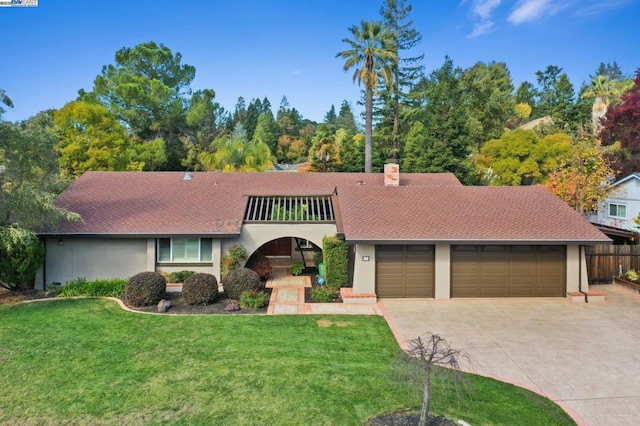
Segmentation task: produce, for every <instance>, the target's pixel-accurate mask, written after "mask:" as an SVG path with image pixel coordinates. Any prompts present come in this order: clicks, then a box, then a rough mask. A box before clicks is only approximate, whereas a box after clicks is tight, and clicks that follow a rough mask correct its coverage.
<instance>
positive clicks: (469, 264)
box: [451, 246, 566, 297]
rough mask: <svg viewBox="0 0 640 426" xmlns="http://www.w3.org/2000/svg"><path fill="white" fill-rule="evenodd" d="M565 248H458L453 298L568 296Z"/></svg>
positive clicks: (455, 250)
mask: <svg viewBox="0 0 640 426" xmlns="http://www.w3.org/2000/svg"><path fill="white" fill-rule="evenodd" d="M565 251H566V248H565V247H564V246H476V247H475V248H472V247H471V246H454V247H452V251H451V262H452V263H451V296H452V297H531V296H538V297H542V296H544V297H548V296H564V293H565V288H566V255H565Z"/></svg>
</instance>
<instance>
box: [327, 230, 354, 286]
mask: <svg viewBox="0 0 640 426" xmlns="http://www.w3.org/2000/svg"><path fill="white" fill-rule="evenodd" d="M322 257H323V258H324V267H325V274H326V280H327V284H326V285H327V286H328V287H329V288H331V289H333V290H338V289H340V287H346V286H348V285H349V248H348V247H347V243H345V242H344V241H342V240H341V239H340V238H338V237H337V236H333V237H324V238H323V239H322Z"/></svg>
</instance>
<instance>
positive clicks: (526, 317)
mask: <svg viewBox="0 0 640 426" xmlns="http://www.w3.org/2000/svg"><path fill="white" fill-rule="evenodd" d="M598 289H600V290H602V291H604V292H605V294H606V299H607V301H606V302H604V303H588V304H585V303H570V302H568V301H566V300H565V299H558V298H549V299H546V298H544V299H543V298H536V299H524V298H523V299H519V298H518V299H452V300H433V299H413V300H407V299H403V300H400V299H395V300H389V299H387V300H383V301H380V302H378V305H380V309H381V311H382V312H383V313H384V314H386V315H385V317H386V318H387V321H388V322H389V325H390V326H391V328H392V330H394V333H395V334H396V338H397V339H398V341H399V342H401V343H402V342H404V341H406V340H409V339H413V338H415V337H417V336H419V335H422V334H424V333H425V332H432V333H438V334H441V335H442V336H444V337H445V338H446V339H447V341H448V342H449V343H450V344H451V345H452V346H453V347H456V348H461V349H464V350H465V351H466V352H467V353H468V354H469V356H470V358H471V362H472V366H471V370H472V371H473V372H475V373H477V374H482V375H486V376H491V377H495V378H497V379H500V380H503V381H507V382H511V383H514V384H517V385H519V386H523V387H527V388H530V389H532V390H535V391H537V392H538V393H541V394H543V395H546V396H547V397H549V398H550V399H552V400H554V401H556V402H558V403H559V404H560V405H561V406H563V408H565V409H566V410H567V411H568V412H569V413H570V414H572V412H573V414H574V418H576V419H577V420H578V423H579V424H588V425H594V426H596V425H636V424H638V423H639V422H640V296H639V295H637V294H634V293H631V292H630V291H628V290H626V289H624V288H622V287H620V286H617V285H609V286H598ZM505 409H508V407H505ZM576 413H577V416H576V415H575V414H576ZM514 415H515V416H517V413H514Z"/></svg>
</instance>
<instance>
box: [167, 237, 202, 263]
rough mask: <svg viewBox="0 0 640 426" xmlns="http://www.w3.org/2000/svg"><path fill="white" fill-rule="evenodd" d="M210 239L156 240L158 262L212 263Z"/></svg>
mask: <svg viewBox="0 0 640 426" xmlns="http://www.w3.org/2000/svg"><path fill="white" fill-rule="evenodd" d="M212 261H213V240H212V239H211V238H158V262H182V263H187V262H212Z"/></svg>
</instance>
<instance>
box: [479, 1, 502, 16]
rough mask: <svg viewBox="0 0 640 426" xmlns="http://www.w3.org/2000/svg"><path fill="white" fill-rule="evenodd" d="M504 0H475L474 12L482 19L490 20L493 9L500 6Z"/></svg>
mask: <svg viewBox="0 0 640 426" xmlns="http://www.w3.org/2000/svg"><path fill="white" fill-rule="evenodd" d="M500 3H502V0H474V1H473V14H474V15H476V16H478V17H479V18H480V19H482V20H483V21H484V20H489V19H491V15H492V14H493V11H494V10H495V9H496V8H497V7H498V6H500Z"/></svg>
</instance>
